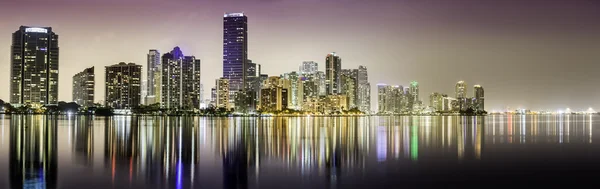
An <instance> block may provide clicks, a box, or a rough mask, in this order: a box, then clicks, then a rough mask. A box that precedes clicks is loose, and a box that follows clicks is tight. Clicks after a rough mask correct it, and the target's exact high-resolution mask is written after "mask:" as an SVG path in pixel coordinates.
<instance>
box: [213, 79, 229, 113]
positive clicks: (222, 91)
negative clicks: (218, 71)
mask: <svg viewBox="0 0 600 189" xmlns="http://www.w3.org/2000/svg"><path fill="white" fill-rule="evenodd" d="M215 86H216V87H215V89H216V102H215V103H216V106H217V108H225V109H229V108H230V106H229V89H230V87H229V80H228V79H227V78H220V79H217V81H216V83H215Z"/></svg>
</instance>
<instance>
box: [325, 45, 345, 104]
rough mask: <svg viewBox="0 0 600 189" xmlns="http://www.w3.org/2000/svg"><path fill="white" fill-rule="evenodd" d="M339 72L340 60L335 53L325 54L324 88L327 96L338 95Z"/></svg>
mask: <svg viewBox="0 0 600 189" xmlns="http://www.w3.org/2000/svg"><path fill="white" fill-rule="evenodd" d="M341 71H342V59H341V58H340V57H339V56H338V55H337V54H335V52H333V53H329V54H327V57H326V58H325V87H326V90H327V95H336V94H340V92H341V90H340V87H341V82H340V78H341Z"/></svg>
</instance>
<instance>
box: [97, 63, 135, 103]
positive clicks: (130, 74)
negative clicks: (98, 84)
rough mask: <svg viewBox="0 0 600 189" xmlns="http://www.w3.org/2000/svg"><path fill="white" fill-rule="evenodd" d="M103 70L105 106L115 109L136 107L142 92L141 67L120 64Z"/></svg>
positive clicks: (131, 64) (132, 64)
mask: <svg viewBox="0 0 600 189" xmlns="http://www.w3.org/2000/svg"><path fill="white" fill-rule="evenodd" d="M105 69H106V70H105V76H106V78H105V90H104V91H105V94H104V98H105V99H104V103H105V105H106V106H109V107H112V108H115V109H129V108H134V107H138V106H139V105H140V100H141V92H142V87H141V80H142V66H141V65H136V64H134V63H129V64H127V63H125V62H121V63H119V64H115V65H112V66H106V67H105Z"/></svg>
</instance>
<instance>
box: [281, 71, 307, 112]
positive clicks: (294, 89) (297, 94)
mask: <svg viewBox="0 0 600 189" xmlns="http://www.w3.org/2000/svg"><path fill="white" fill-rule="evenodd" d="M282 78H283V79H286V80H289V82H290V87H289V91H288V100H289V101H288V108H289V109H294V110H301V109H302V102H304V85H303V82H302V77H301V75H300V74H299V73H298V72H290V73H285V74H283V76H282Z"/></svg>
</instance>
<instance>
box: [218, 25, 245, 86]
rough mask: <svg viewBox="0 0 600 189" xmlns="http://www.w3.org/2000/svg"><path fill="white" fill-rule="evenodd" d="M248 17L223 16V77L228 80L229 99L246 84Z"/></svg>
mask: <svg viewBox="0 0 600 189" xmlns="http://www.w3.org/2000/svg"><path fill="white" fill-rule="evenodd" d="M247 61H248V17H246V16H245V15H244V13H227V14H225V15H224V16H223V77H224V78H227V79H228V80H229V91H230V97H233V93H234V92H237V91H239V90H242V89H243V87H244V83H245V82H246V70H247V69H246V66H247Z"/></svg>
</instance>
